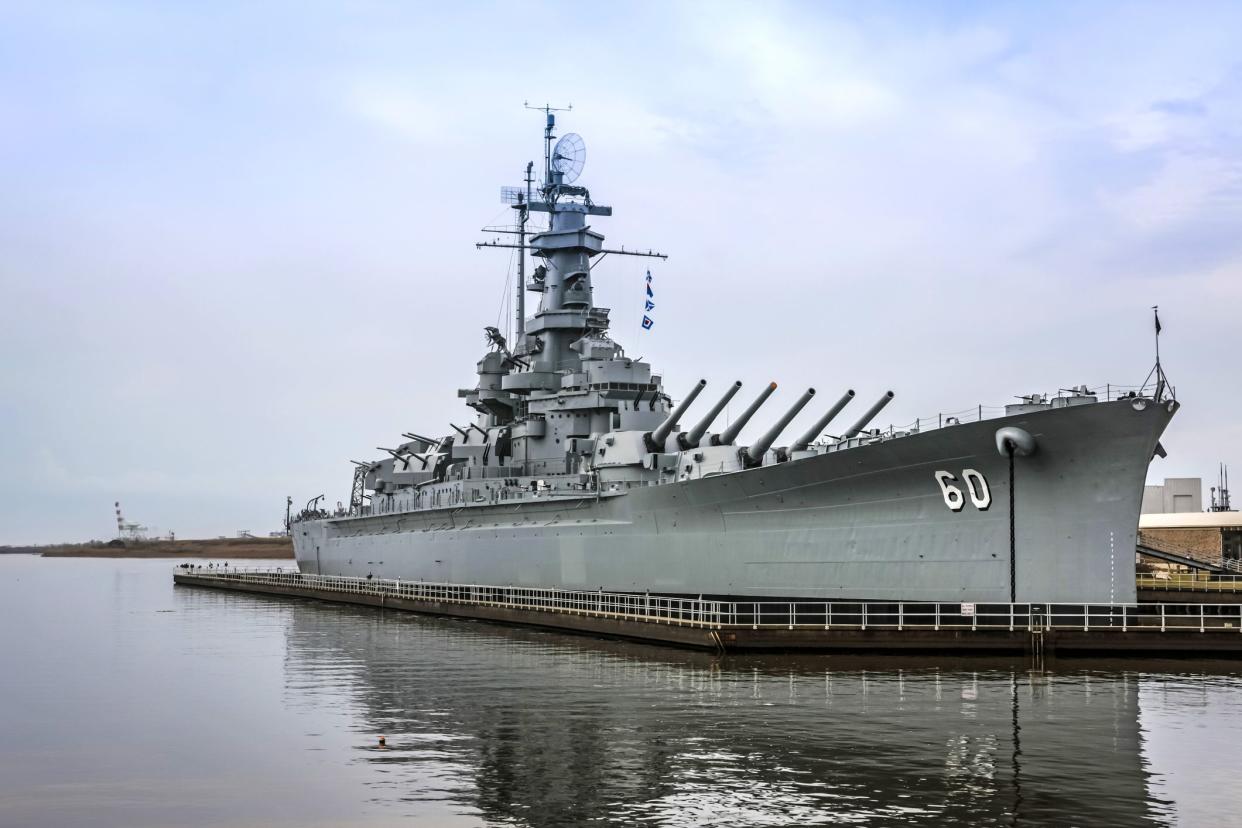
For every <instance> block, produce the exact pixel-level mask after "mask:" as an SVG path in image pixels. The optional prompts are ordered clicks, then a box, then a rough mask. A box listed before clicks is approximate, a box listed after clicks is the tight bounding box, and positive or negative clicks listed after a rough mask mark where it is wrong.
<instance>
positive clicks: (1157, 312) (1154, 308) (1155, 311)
mask: <svg viewBox="0 0 1242 828" xmlns="http://www.w3.org/2000/svg"><path fill="white" fill-rule="evenodd" d="M1151 312H1152V314H1153V315H1154V316H1155V319H1156V367H1157V368H1159V367H1160V306H1159V305H1152V306H1151Z"/></svg>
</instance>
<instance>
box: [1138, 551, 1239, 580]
mask: <svg viewBox="0 0 1242 828" xmlns="http://www.w3.org/2000/svg"><path fill="white" fill-rule="evenodd" d="M1137 551H1138V553H1139V554H1140V555H1146V556H1147V557H1149V558H1159V559H1160V560H1162V561H1166V562H1168V563H1175V564H1178V565H1179V566H1186V567H1190V568H1191V569H1199V570H1202V571H1204V572H1211V573H1212V574H1214V575H1232V574H1234V573H1233V572H1232V571H1231V570H1229V569H1226V568H1225V567H1223V566H1217V565H1216V564H1210V563H1204V562H1203V561H1200V560H1196V559H1195V558H1189V557H1187V556H1185V555H1178V554H1177V553H1176V552H1165V551H1164V550H1163V549H1155V548H1153V547H1150V546H1143V545H1142V544H1139V545H1138V547H1137Z"/></svg>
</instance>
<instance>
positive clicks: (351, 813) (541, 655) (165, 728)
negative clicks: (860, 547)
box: [0, 556, 1242, 828]
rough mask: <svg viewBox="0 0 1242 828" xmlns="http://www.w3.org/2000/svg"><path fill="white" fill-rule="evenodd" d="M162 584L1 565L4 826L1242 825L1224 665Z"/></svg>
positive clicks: (161, 578)
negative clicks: (926, 655)
mask: <svg viewBox="0 0 1242 828" xmlns="http://www.w3.org/2000/svg"><path fill="white" fill-rule="evenodd" d="M171 571H172V567H171V565H170V564H169V563H168V562H164V561H135V560H81V559H79V560H72V559H41V558H33V557H27V556H0V630H3V632H2V633H0V825H3V826H10V825H11V826H19V825H34V824H41V825H56V826H78V825H81V826H205V825H226V826H234V825H254V824H265V825H274V826H299V827H300V828H305V827H306V826H343V825H352V824H358V823H363V822H365V823H366V824H368V825H380V826H383V825H398V824H400V825H407V824H410V823H411V822H417V823H419V824H429V825H448V826H456V825H461V826H473V825H592V824H599V825H630V824H632V825H661V826H692V825H693V826H699V825H703V826H707V825H720V826H736V825H819V824H823V825H906V824H934V825H970V826H976V825H1045V824H1054V825H1092V826H1096V825H1126V826H1137V825H1171V824H1178V825H1187V826H1196V825H1228V824H1242V794H1239V793H1238V792H1237V788H1236V787H1235V786H1236V782H1235V779H1236V776H1237V766H1238V757H1239V754H1238V752H1237V749H1236V745H1237V744H1239V743H1240V742H1242V692H1240V691H1242V665H1239V664H1236V663H1230V662H1123V661H1118V662H1112V663H1109V662H1083V661H1062V662H1060V663H1058V664H1056V665H1055V666H1053V667H1052V668H1050V669H1049V670H1048V671H1047V672H1045V673H1042V674H1033V673H1031V672H1029V671H1028V669H1027V664H1026V663H1025V662H1023V661H1021V660H1013V661H1010V660H979V659H973V660H947V659H940V660H929V659H908V658H894V657H891V656H890V657H883V658H869V659H860V658H857V657H839V656H812V657H807V656H799V657H786V656H771V657H731V658H727V659H724V660H717V659H715V658H713V657H711V656H710V655H705V654H697V653H685V652H680V651H677V650H670V649H663V648H656V647H648V646H643V645H637V644H627V643H619V642H609V641H597V640H593V639H589V638H582V637H573V636H565V635H560V634H556V633H547V632H540V631H532V630H522V629H511V628H505V627H497V626H490V625H486V624H482V623H471V622H463V621H452V620H438V619H428V618H420V617H417V616H412V615H406V614H399V613H383V612H380V611H375V610H369V609H362V608H349V607H340V606H333V605H329V604H320V603H313V602H302V601H293V600H279V599H269V598H260V597H250V596H246V595H241V594H234V593H226V592H217V591H210V590H203V589H194V588H184V587H178V588H174V587H173V586H172V583H171V581H172V578H171ZM381 734H382V735H385V736H387V739H388V748H387V749H381V748H380V747H379V746H378V744H377V741H378V737H379V736H380V735H381Z"/></svg>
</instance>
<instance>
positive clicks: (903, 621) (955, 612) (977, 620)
mask: <svg viewBox="0 0 1242 828" xmlns="http://www.w3.org/2000/svg"><path fill="white" fill-rule="evenodd" d="M185 574H188V575H193V576H195V577H196V578H205V579H208V580H211V581H216V582H220V583H236V584H254V585H256V586H274V587H293V588H302V589H314V590H318V591H321V592H335V593H344V594H351V595H368V596H373V597H379V598H395V599H407V600H410V601H420V602H429V603H450V604H469V605H475V606H489V607H498V608H504V609H517V610H532V611H540V612H557V613H575V614H581V615H592V616H597V617H601V618H612V619H618V620H629V621H638V622H646V623H659V624H678V625H682V626H694V627H703V628H711V629H720V628H725V627H750V628H752V629H760V628H785V629H795V628H798V629H819V630H831V629H855V630H867V629H885V630H894V629H895V630H945V629H950V630H971V631H980V630H983V631H988V630H992V631H997V630H1003V631H1007V632H1014V631H1028V632H1042V631H1045V630H1082V631H1085V632H1090V631H1102V630H1110V631H1114V632H1128V631H1131V630H1149V631H1156V632H1165V631H1168V630H1180V631H1185V630H1198V631H1199V632H1208V631H1218V632H1237V633H1242V604H1207V605H1205V604H1038V603H1030V604H962V603H946V602H922V601H917V602H916V601H900V602H874V601H872V602H865V601H717V600H711V599H704V598H685V597H679V596H674V595H655V594H651V593H631V592H603V591H599V590H595V591H591V590H564V589H551V588H537V587H520V586H496V585H487V584H448V583H431V582H428V581H404V580H392V579H382V578H358V577H347V576H338V575H309V574H302V573H299V572H296V571H284V570H280V569H248V568H229V567H215V566H211V567H210V568H202V567H199V566H196V567H194V568H193V569H190V570H187V571H186V573H185Z"/></svg>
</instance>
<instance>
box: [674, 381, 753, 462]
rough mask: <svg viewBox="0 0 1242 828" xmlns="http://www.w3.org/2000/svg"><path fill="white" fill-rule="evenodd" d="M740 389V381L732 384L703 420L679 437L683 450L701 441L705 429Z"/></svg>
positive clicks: (705, 431)
mask: <svg viewBox="0 0 1242 828" xmlns="http://www.w3.org/2000/svg"><path fill="white" fill-rule="evenodd" d="M741 387H742V383H741V381H740V380H739V381H738V382H735V383H733V385H731V386H730V387H729V390H728V391H726V392H725V395H724V396H723V397H721V398H720V401H719V402H718V403H716V404H715V405H713V406H712V408H711V410H710V411H708V412H707V414H706V415H705V416H704V417H703V419H701V420H699V421H698V422H697V423H696V424H695V426H694V428H692V429H690V430H689V431H687V432H686V433H685V434H682V435H681V438H680V439H679V441H678V442H680V443H681V447H682V448H683V449H689V448H694V447H695V446H697V445H698V444H699V442H700V441H702V439H703V435H704V434H706V433H707V429H708V428H709V427H710V426H711V424H712V420H715V419H716V418H717V417H718V416H720V412H721V411H723V410H724V407H725V406H726V405H728V404H729V400H731V399H733V395H734V394H736V393H737V392H738V390H740V389H741Z"/></svg>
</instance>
